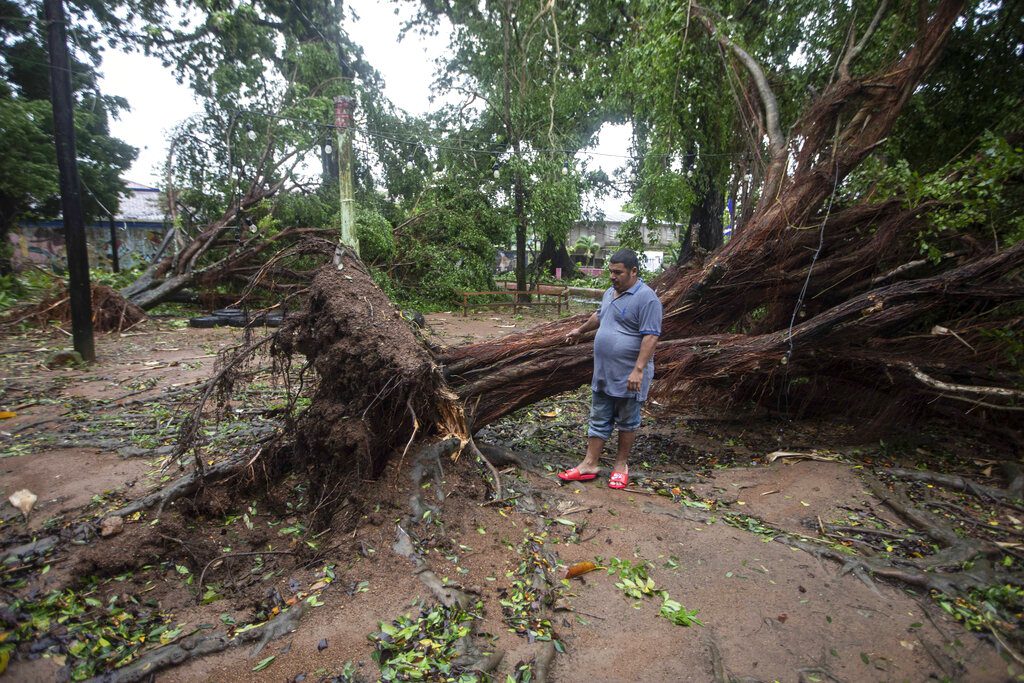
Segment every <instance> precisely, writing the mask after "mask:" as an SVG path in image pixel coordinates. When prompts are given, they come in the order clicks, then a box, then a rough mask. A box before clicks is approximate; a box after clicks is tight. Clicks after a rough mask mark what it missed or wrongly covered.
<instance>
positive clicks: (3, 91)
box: [0, 0, 136, 273]
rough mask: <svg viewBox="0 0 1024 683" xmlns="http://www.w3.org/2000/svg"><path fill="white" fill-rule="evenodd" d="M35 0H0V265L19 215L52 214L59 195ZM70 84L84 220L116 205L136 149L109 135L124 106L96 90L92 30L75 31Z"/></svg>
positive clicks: (3, 269) (2, 267) (6, 264)
mask: <svg viewBox="0 0 1024 683" xmlns="http://www.w3.org/2000/svg"><path fill="white" fill-rule="evenodd" d="M40 11H41V9H40V7H39V6H37V5H35V4H31V3H27V2H16V1H14V0H3V1H2V2H0V73H2V81H0V136H2V139H3V140H4V145H5V150H4V155H5V156H4V163H3V164H0V167H2V168H0V273H7V272H9V271H10V268H11V262H10V256H11V254H10V249H11V247H10V240H9V237H8V235H9V233H10V231H11V229H12V228H14V227H15V226H16V225H17V223H18V221H19V220H21V219H24V218H30V217H37V218H42V217H55V216H57V215H59V212H60V197H59V187H58V174H57V163H56V151H55V143H54V139H53V114H52V110H51V108H50V101H49V72H48V66H47V65H48V63H49V62H48V57H47V53H46V47H45V44H46V40H45V39H46V36H45V34H44V32H43V31H44V24H43V22H42V21H41V19H40V16H39V14H40ZM75 37H76V39H75V45H74V50H73V52H72V61H71V64H72V66H71V68H72V70H73V73H72V78H71V85H72V90H73V97H74V101H75V106H76V108H75V133H76V147H77V151H78V167H79V174H80V176H81V179H82V185H83V193H82V208H83V211H84V212H85V216H86V220H91V219H95V218H97V217H100V216H106V215H107V211H108V210H109V211H110V212H116V211H117V207H118V203H119V199H120V193H121V192H122V191H123V190H124V184H123V182H122V180H121V177H120V176H121V174H122V173H123V172H124V171H125V170H126V169H127V168H128V167H129V166H130V165H131V162H132V161H133V160H134V159H135V155H136V150H135V149H134V148H133V147H131V146H130V145H128V144H126V143H124V142H123V141H121V140H118V139H117V138H114V137H112V136H111V135H110V117H111V116H116V115H117V113H118V112H119V111H122V110H123V109H126V108H127V103H126V102H125V101H124V100H123V99H121V98H117V97H110V96H105V95H103V94H101V93H100V91H99V84H98V77H97V73H96V68H97V66H98V64H99V52H98V49H97V48H96V44H95V41H96V38H97V37H96V36H95V35H94V34H91V33H88V32H76V33H75Z"/></svg>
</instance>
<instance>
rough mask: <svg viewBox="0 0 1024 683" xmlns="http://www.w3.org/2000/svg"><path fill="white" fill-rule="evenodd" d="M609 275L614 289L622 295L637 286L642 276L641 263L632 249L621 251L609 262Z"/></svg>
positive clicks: (613, 255)
mask: <svg viewBox="0 0 1024 683" xmlns="http://www.w3.org/2000/svg"><path fill="white" fill-rule="evenodd" d="M608 261H609V264H608V273H609V275H611V278H612V287H614V288H615V291H616V292H618V293H619V294H621V293H622V292H625V291H626V290H627V289H629V288H630V287H632V286H633V285H635V284H636V280H637V278H638V277H639V275H640V262H639V261H638V260H637V258H636V252H635V251H633V250H632V249H619V250H618V251H617V252H615V253H614V254H612V257H611V258H610V259H609V260H608Z"/></svg>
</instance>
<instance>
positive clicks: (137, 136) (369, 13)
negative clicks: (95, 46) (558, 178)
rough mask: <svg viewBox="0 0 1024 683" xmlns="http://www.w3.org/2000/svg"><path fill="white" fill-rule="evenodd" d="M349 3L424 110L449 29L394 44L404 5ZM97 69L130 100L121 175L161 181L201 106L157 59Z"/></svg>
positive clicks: (394, 85) (399, 94) (379, 57)
mask: <svg viewBox="0 0 1024 683" xmlns="http://www.w3.org/2000/svg"><path fill="white" fill-rule="evenodd" d="M348 7H350V8H352V9H353V10H355V13H356V15H357V16H358V17H359V20H358V21H357V22H354V23H350V25H347V26H346V29H347V30H348V32H349V35H350V36H351V37H352V39H353V40H354V41H355V42H356V43H357V44H359V45H361V46H362V47H363V50H364V52H365V57H366V59H367V61H368V62H369V63H370V64H372V65H373V66H374V67H376V68H377V70H378V71H379V72H380V73H381V75H382V76H383V77H384V82H385V93H386V94H387V96H388V97H389V98H391V100H392V101H393V102H394V103H395V104H396V105H398V106H399V107H401V108H403V109H405V110H406V111H408V112H409V113H411V114H424V113H426V112H428V111H430V110H431V108H432V106H436V105H431V103H430V94H431V91H432V88H431V84H432V83H433V81H434V69H435V66H434V64H435V61H436V59H437V58H438V57H439V56H441V55H442V54H443V53H444V50H445V48H446V47H447V40H448V31H447V30H442V31H440V32H439V35H437V36H421V35H419V34H418V33H409V34H408V35H407V36H406V37H405V39H404V40H403V41H401V42H399V41H398V32H399V29H400V26H401V23H402V20H403V18H405V17H408V16H410V15H411V8H410V7H409V6H408V5H405V4H402V5H394V4H391V3H381V2H378V1H377V0H349V2H348ZM396 8H397V9H398V11H399V12H400V14H398V15H396V14H395V12H396ZM100 70H101V72H102V73H103V80H102V84H101V88H102V89H103V92H104V93H105V94H109V95H120V96H121V97H124V98H125V99H126V100H128V103H129V104H130V105H131V111H129V112H125V113H123V114H122V116H121V118H120V119H119V120H116V121H114V122H112V125H111V129H112V132H113V134H114V135H115V136H116V137H119V138H121V139H122V140H124V141H125V142H127V143H128V144H130V145H133V146H135V147H137V148H138V149H139V156H138V159H136V161H135V163H134V165H132V167H131V169H130V170H129V171H128V173H127V174H126V180H133V181H135V182H139V183H143V184H145V185H154V186H158V187H162V186H163V184H164V183H163V181H162V179H161V177H160V176H161V173H162V171H161V167H162V165H163V162H164V161H165V159H166V156H167V134H168V133H169V131H170V130H171V129H172V128H173V127H174V126H175V125H176V124H178V123H180V122H181V121H183V120H184V119H186V118H188V117H189V116H191V115H193V114H195V113H197V112H199V111H200V106H199V104H198V103H197V102H196V100H195V98H194V97H193V96H192V91H191V89H189V87H188V86H187V85H181V84H179V83H177V82H176V81H175V79H174V75H173V74H172V72H171V70H170V69H168V68H165V67H164V66H163V65H162V64H160V61H159V60H157V59H155V58H152V57H146V56H144V55H140V54H125V53H122V52H116V51H108V52H106V53H105V55H104V58H103V64H102V66H101V69H100ZM629 131H630V128H629V126H626V125H619V126H610V125H606V126H605V127H604V128H602V130H601V135H600V140H599V142H598V147H597V148H596V149H595V150H594V151H595V152H601V153H604V154H613V155H624V154H626V150H627V149H628V145H629ZM623 161H624V160H623V159H621V158H614V157H605V156H595V157H593V158H592V159H591V161H590V163H589V166H590V167H591V168H593V167H601V168H603V169H604V170H605V171H606V172H607V173H609V175H610V174H611V173H612V172H613V171H614V169H615V168H616V167H617V166H619V165H621V164H622V163H623ZM621 203H622V200H621V199H617V198H613V199H606V200H604V201H603V202H601V206H602V208H603V209H604V211H605V212H606V213H608V214H612V213H617V212H618V209H619V208H620V207H621Z"/></svg>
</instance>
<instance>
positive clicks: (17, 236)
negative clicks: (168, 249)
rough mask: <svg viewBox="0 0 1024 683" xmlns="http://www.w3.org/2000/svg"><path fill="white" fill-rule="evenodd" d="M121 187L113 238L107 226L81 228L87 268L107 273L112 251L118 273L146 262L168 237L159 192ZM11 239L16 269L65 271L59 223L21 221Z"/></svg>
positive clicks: (138, 186) (133, 184) (130, 184)
mask: <svg viewBox="0 0 1024 683" xmlns="http://www.w3.org/2000/svg"><path fill="white" fill-rule="evenodd" d="M124 182H125V192H124V194H122V195H121V201H120V204H119V207H118V211H117V214H116V215H115V216H114V231H113V237H112V236H111V230H110V223H109V222H108V221H105V220H104V221H101V222H99V223H95V224H93V225H87V226H86V227H85V240H86V243H87V244H88V245H89V266H90V267H92V268H100V269H105V270H111V264H112V260H113V249H115V248H116V249H117V257H118V265H119V266H120V267H121V268H132V267H133V266H136V265H139V264H141V263H149V262H150V261H152V259H153V257H154V256H155V255H156V253H157V250H158V249H159V248H160V243H161V241H162V240H163V237H164V235H165V234H167V229H168V225H167V223H166V222H165V216H164V210H163V206H162V205H161V193H160V190H158V189H157V188H155V187H150V186H148V185H143V184H141V183H136V182H132V181H130V180H126V181H124ZM10 239H11V242H12V243H13V246H14V258H13V262H14V267H15V268H20V267H24V266H26V265H29V264H35V265H38V266H42V267H44V268H47V269H50V270H54V271H62V270H64V269H65V268H66V267H67V266H66V264H67V257H66V251H65V248H64V224H63V223H62V222H61V221H59V220H51V221H25V222H23V223H22V224H20V225H19V226H18V227H17V228H16V229H15V230H12V231H11V233H10Z"/></svg>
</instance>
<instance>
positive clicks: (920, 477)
mask: <svg viewBox="0 0 1024 683" xmlns="http://www.w3.org/2000/svg"><path fill="white" fill-rule="evenodd" d="M885 472H886V474H890V475H892V476H894V477H896V478H898V479H906V480H909V481H920V482H925V483H927V484H938V485H939V486H945V487H946V488H950V489H953V490H954V491H966V492H967V493H970V494H972V495H974V496H976V497H978V498H981V499H982V500H997V501H1000V502H1002V503H1009V502H1011V501H1012V500H1013V499H1015V498H1019V495H1015V494H1013V493H1011V492H1009V491H1008V490H1006V489H999V488H996V487H994V486H986V485H985V484H979V483H978V482H976V481H972V480H970V479H968V478H967V477H961V476H959V475H956V474H943V473H942V472H931V471H929V470H905V469H901V468H898V467H892V468H889V469H887V470H885ZM1012 507H1015V508H1018V509H1019V508H1020V506H1019V505H1012Z"/></svg>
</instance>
